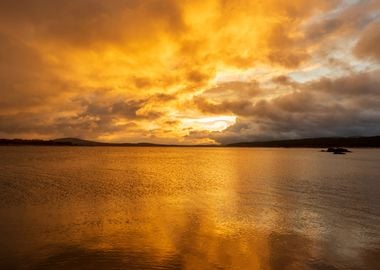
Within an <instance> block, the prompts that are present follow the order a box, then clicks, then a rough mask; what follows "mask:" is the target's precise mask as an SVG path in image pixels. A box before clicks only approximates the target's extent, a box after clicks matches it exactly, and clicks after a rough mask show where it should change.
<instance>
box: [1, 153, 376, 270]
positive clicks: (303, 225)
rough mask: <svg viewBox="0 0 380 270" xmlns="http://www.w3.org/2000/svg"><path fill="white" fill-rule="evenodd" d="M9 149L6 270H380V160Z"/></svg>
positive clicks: (4, 198)
mask: <svg viewBox="0 0 380 270" xmlns="http://www.w3.org/2000/svg"><path fill="white" fill-rule="evenodd" d="M353 150H354V152H353V153H351V154H347V155H333V154H330V153H322V152H319V150H318V149H269V148H192V147H188V148H187V147H186V148H181V147H166V148H165V147H152V148H150V147H140V148H138V147H125V148H123V147H33V146H30V147H29V146H27V147H0V235H1V243H0V269H251V270H255V269H268V270H283V269H285V270H287V269H319V270H320V269H328V270H330V269H331V270H332V269H355V270H359V269H363V270H364V269H365V270H372V269H373V270H375V269H376V270H377V269H380V150H377V149H353Z"/></svg>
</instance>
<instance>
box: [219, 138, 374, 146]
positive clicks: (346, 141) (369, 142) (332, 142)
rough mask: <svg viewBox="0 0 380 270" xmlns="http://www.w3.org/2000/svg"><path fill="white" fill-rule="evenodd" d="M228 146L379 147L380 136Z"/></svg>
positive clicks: (279, 141)
mask: <svg viewBox="0 0 380 270" xmlns="http://www.w3.org/2000/svg"><path fill="white" fill-rule="evenodd" d="M226 146H228V147H314V148H327V147H380V136H373V137H332V138H308V139H295V140H278V141H261V142H240V143H232V144H227V145H226Z"/></svg>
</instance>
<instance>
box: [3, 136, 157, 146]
mask: <svg viewBox="0 0 380 270" xmlns="http://www.w3.org/2000/svg"><path fill="white" fill-rule="evenodd" d="M0 145H46V146H162V145H160V144H152V143H105V142H96V141H89V140H82V139H78V138H60V139H54V140H24V139H0Z"/></svg>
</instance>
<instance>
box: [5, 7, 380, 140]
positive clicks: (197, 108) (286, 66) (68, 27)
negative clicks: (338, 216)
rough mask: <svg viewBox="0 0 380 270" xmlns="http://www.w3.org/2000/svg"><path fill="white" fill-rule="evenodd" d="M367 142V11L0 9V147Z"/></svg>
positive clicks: (374, 30) (373, 37) (371, 15)
mask: <svg viewBox="0 0 380 270" xmlns="http://www.w3.org/2000/svg"><path fill="white" fill-rule="evenodd" d="M371 135H380V0H372V1H371V0H292V1H283V0H257V1H252V0H107V1H105V0H75V1H69V0H34V1H30V0H1V1H0V137H1V138H26V139H52V138H60V137H78V138H83V139H90V140H97V141H106V142H153V143H178V144H209V143H210V144H220V143H232V142H239V141H257V140H274V139H292V138H305V137H327V136H371Z"/></svg>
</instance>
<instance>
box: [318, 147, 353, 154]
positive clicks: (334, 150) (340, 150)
mask: <svg viewBox="0 0 380 270" xmlns="http://www.w3.org/2000/svg"><path fill="white" fill-rule="evenodd" d="M321 151H322V152H330V153H333V154H335V155H344V154H346V153H351V151H350V150H348V149H346V148H342V147H329V148H327V150H321Z"/></svg>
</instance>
